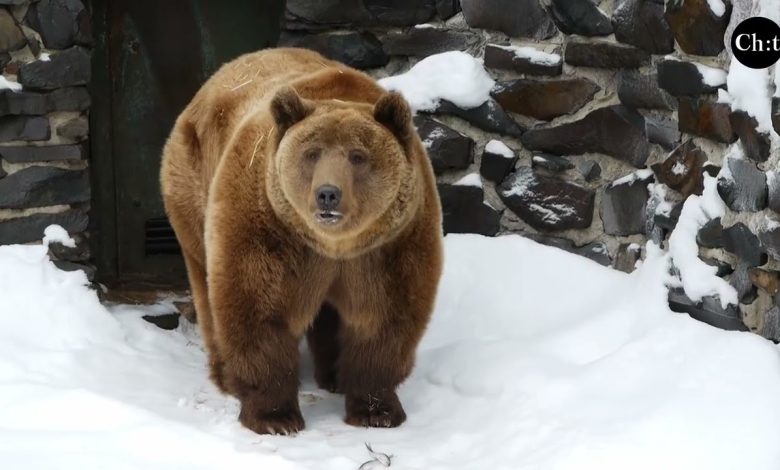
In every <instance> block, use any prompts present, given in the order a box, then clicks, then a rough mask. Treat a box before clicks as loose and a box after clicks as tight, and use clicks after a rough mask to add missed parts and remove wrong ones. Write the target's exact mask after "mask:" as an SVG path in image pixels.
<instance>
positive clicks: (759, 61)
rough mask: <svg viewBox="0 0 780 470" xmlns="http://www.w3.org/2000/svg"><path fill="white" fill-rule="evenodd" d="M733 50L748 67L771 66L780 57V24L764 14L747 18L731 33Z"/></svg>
mask: <svg viewBox="0 0 780 470" xmlns="http://www.w3.org/2000/svg"><path fill="white" fill-rule="evenodd" d="M731 51H732V53H733V54H734V57H736V59H737V60H738V61H739V62H740V63H741V64H742V65H744V66H746V67H750V68H751V69H764V68H767V67H769V66H770V65H772V64H774V63H775V62H777V60H778V59H780V26H778V25H777V23H775V22H774V21H772V20H770V19H769V18H764V17H763V16H754V17H752V18H748V19H746V20H745V21H743V22H741V23H740V24H738V25H737V27H736V28H734V32H733V33H732V34H731Z"/></svg>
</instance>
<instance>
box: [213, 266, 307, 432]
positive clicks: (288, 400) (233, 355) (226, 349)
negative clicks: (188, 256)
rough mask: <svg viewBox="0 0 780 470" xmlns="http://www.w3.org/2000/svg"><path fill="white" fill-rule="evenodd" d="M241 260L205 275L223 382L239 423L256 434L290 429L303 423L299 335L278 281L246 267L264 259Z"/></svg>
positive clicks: (298, 427)
mask: <svg viewBox="0 0 780 470" xmlns="http://www.w3.org/2000/svg"><path fill="white" fill-rule="evenodd" d="M244 253H246V251H245V252H244ZM246 259H247V261H243V260H240V259H235V262H233V263H224V265H225V266H227V267H229V268H230V269H224V270H222V269H219V267H221V265H218V266H215V267H214V269H213V270H212V272H211V273H210V278H209V293H210V297H211V304H212V311H213V313H214V329H215V333H216V340H217V343H218V346H219V351H220V354H221V358H222V363H223V368H222V374H223V381H224V384H225V387H226V388H227V389H228V391H229V392H230V393H231V394H232V395H234V396H235V397H236V398H238V399H239V400H240V401H241V412H240V414H239V420H240V421H241V424H243V425H244V426H246V427H247V428H249V429H251V430H252V431H255V432H257V433H259V434H293V433H296V432H298V431H300V430H302V429H303V427H304V421H303V416H302V415H301V410H300V407H299V405H298V385H299V379H298V362H299V357H298V356H299V353H298V342H299V339H300V338H299V337H298V335H296V334H294V333H293V331H292V329H291V326H290V323H289V321H290V319H289V315H286V314H287V311H288V309H289V305H288V303H287V302H286V301H285V297H284V295H283V290H281V289H279V286H278V285H277V284H279V283H280V281H278V280H277V281H274V280H273V278H271V277H270V276H269V279H271V280H269V281H267V282H265V281H264V280H263V279H264V276H263V275H262V274H263V272H264V271H265V270H263V271H259V270H257V271H254V272H252V271H249V269H250V268H252V267H253V268H254V269H257V267H258V266H261V267H266V266H267V264H266V265H263V264H262V263H261V262H258V261H257V259H254V261H253V260H252V257H246ZM251 263H253V264H252V265H251V266H248V265H250V264H251ZM269 272H272V271H269ZM248 280H251V282H247V281H248Z"/></svg>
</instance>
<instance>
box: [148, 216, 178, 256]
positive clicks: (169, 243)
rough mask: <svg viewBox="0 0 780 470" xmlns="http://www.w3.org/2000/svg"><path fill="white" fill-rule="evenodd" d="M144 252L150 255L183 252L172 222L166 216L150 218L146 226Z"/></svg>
mask: <svg viewBox="0 0 780 470" xmlns="http://www.w3.org/2000/svg"><path fill="white" fill-rule="evenodd" d="M144 232H145V237H144V253H145V254H146V255H147V256H149V255H177V254H181V247H179V242H178V240H176V234H175V233H174V232H173V227H171V223H170V222H169V221H168V219H167V218H165V217H160V218H156V219H149V220H147V221H146V224H145V227H144Z"/></svg>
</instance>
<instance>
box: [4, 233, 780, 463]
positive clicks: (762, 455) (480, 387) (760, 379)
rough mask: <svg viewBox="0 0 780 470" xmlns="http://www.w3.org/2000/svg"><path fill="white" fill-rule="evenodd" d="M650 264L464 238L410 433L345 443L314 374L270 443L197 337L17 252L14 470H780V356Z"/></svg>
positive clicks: (8, 439) (8, 440)
mask: <svg viewBox="0 0 780 470" xmlns="http://www.w3.org/2000/svg"><path fill="white" fill-rule="evenodd" d="M54 235H56V234H54V233H51V232H50V237H51V236H54ZM646 249H647V250H648V256H647V260H646V261H645V262H644V264H643V265H642V266H641V267H640V269H638V270H637V271H636V272H634V273H633V274H631V275H626V274H623V273H620V272H617V271H613V270H610V269H608V268H604V267H602V266H600V265H598V264H596V263H593V262H591V261H589V260H587V259H585V258H581V257H577V256H575V255H571V254H568V253H566V252H563V251H561V250H557V249H554V248H549V247H546V246H542V245H538V244H536V243H534V242H532V241H529V240H527V239H523V238H520V237H518V236H506V237H499V238H484V237H480V236H476V235H450V236H448V237H447V238H446V265H445V273H444V277H443V280H442V283H441V289H440V295H439V300H438V304H437V307H436V311H435V314H434V317H433V320H432V323H431V325H430V327H429V330H428V332H427V334H426V336H425V338H424V340H423V342H422V344H421V346H420V349H419V355H418V361H417V366H416V368H415V370H414V373H413V374H412V376H411V377H410V378H409V380H408V381H407V382H406V383H405V384H404V385H403V387H402V388H401V390H400V395H401V398H402V400H403V402H404V404H405V406H406V411H407V413H408V416H409V419H408V421H407V422H406V423H405V424H404V425H403V426H402V427H400V428H398V429H359V428H353V427H350V426H347V425H346V424H344V423H343V422H342V416H343V404H342V398H341V397H340V396H337V395H332V394H329V393H327V392H324V391H321V390H318V389H317V388H316V387H315V386H314V384H313V381H312V380H311V378H310V377H311V368H310V367H309V366H308V365H306V367H304V370H303V385H302V387H301V392H300V401H301V404H302V409H303V413H304V416H305V418H306V424H307V427H306V430H305V431H303V432H302V433H300V434H298V435H297V436H295V437H272V436H259V435H255V434H253V433H251V432H249V431H247V430H245V429H243V428H242V427H241V426H240V425H239V424H238V422H237V419H236V417H237V413H238V403H237V402H236V401H235V400H234V399H232V398H228V397H225V396H222V395H220V394H219V393H218V392H217V390H216V389H215V387H214V386H213V385H211V384H210V383H209V382H208V380H207V378H206V376H207V373H206V365H205V364H206V358H205V355H204V352H203V348H202V345H201V342H200V340H199V339H198V335H197V333H196V330H195V328H194V327H193V326H192V325H189V324H188V323H187V322H182V323H183V324H182V325H181V326H180V327H179V329H178V330H175V331H164V330H160V329H158V328H156V327H155V326H153V325H151V324H149V323H146V322H145V321H143V320H142V319H141V318H140V317H141V315H142V314H143V313H144V310H142V309H140V308H133V307H128V306H118V307H113V308H112V309H106V308H104V307H103V306H102V305H101V304H100V303H99V302H98V300H97V297H96V295H95V294H94V292H92V291H90V290H88V289H87V288H85V287H84V282H85V278H84V276H83V275H82V274H81V273H79V272H75V273H66V272H62V271H59V270H57V269H56V268H55V267H54V266H53V265H52V264H51V263H50V262H49V261H48V259H47V257H46V252H45V248H44V247H36V246H1V247H0V468H3V469H47V470H48V469H70V468H74V469H91V468H107V469H144V470H153V469H157V468H161V469H171V468H182V469H184V468H186V469H241V468H251V469H259V468H261V469H316V470H329V469H339V470H341V469H358V468H363V469H377V468H385V467H384V466H383V464H382V463H381V462H382V461H386V455H392V459H391V468H394V469H421V470H422V469H425V470H434V469H448V470H453V469H469V470H474V469H491V470H500V469H507V470H509V469H511V470H519V469H541V470H550V469H598V470H607V469H620V470H625V469H632V470H636V469H652V470H657V469H665V470H668V469H685V470H690V469H708V470H715V469H729V470H732V469H737V468H741V469H750V470H763V469H766V470H776V469H777V468H780V446H778V442H780V399H779V397H780V353H779V351H778V348H777V347H776V346H774V345H772V344H771V343H769V342H767V341H766V340H763V339H762V338H760V337H758V336H756V335H753V334H750V333H738V332H726V331H721V330H717V329H715V328H712V327H709V326H707V325H705V324H702V323H699V322H696V321H694V320H692V319H690V318H689V317H687V316H685V315H681V314H676V313H672V312H670V311H669V310H668V308H667V306H666V302H665V298H666V290H665V288H664V283H665V282H666V281H667V279H666V276H667V275H666V272H667V269H668V266H667V264H668V259H667V257H666V255H665V254H663V253H660V252H659V251H658V250H657V249H655V247H654V246H653V245H648V247H647V248H646ZM306 364H308V362H307V363H306ZM366 443H369V444H370V446H371V447H372V448H373V450H374V451H375V452H376V454H374V457H372V456H371V454H370V453H369V451H368V449H367V448H366ZM365 462H370V463H368V464H366V465H364V466H363V467H361V465H362V464H364V463H365Z"/></svg>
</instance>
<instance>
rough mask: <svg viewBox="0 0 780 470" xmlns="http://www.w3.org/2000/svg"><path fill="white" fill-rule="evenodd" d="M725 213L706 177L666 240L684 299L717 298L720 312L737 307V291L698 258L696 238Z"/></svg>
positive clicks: (714, 186) (712, 180)
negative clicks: (700, 192) (697, 193)
mask: <svg viewBox="0 0 780 470" xmlns="http://www.w3.org/2000/svg"><path fill="white" fill-rule="evenodd" d="M725 167H726V165H724V168H725ZM725 212H726V205H725V204H724V203H723V201H722V200H721V199H720V196H719V195H718V189H717V179H716V178H713V177H712V176H710V175H707V174H705V175H704V192H703V193H702V195H701V196H697V195H690V196H688V199H686V200H685V203H684V204H683V208H682V212H681V213H680V219H679V220H678V221H677V226H676V227H675V228H674V231H673V232H672V234H671V235H670V236H669V253H670V254H671V257H672V261H673V263H674V265H675V266H676V267H677V269H678V270H679V272H680V280H681V281H682V287H683V289H684V290H685V295H687V296H688V298H690V299H691V300H693V301H696V302H698V301H700V300H701V299H702V297H705V296H711V295H715V296H718V297H719V298H720V303H721V306H722V307H723V308H726V306H728V305H729V304H737V291H736V290H735V289H734V288H733V287H732V286H731V285H730V284H729V283H728V282H726V281H725V280H723V279H721V278H719V277H718V276H717V275H716V272H717V268H716V267H715V266H710V265H708V264H707V263H705V262H704V261H702V260H701V259H700V258H699V245H698V243H697V242H696V234H697V233H698V232H699V229H700V228H701V227H702V226H704V224H705V223H707V221H709V220H711V219H714V218H716V217H722V216H723V215H724V214H725Z"/></svg>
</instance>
